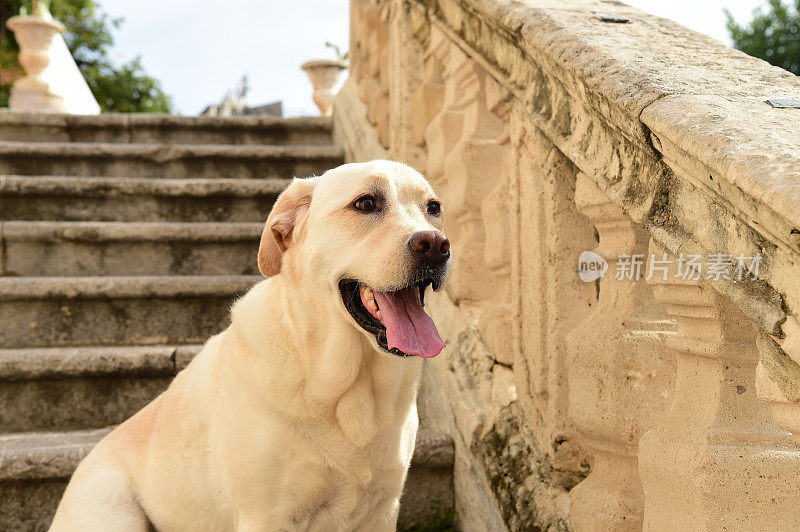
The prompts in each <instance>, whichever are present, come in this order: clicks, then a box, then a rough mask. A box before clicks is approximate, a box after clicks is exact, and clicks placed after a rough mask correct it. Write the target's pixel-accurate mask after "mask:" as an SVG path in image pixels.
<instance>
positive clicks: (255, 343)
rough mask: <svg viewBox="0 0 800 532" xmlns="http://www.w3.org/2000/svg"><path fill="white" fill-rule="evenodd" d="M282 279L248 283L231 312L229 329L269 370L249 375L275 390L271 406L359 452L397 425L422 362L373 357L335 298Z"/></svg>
mask: <svg viewBox="0 0 800 532" xmlns="http://www.w3.org/2000/svg"><path fill="white" fill-rule="evenodd" d="M283 275H284V274H280V275H277V276H275V277H272V278H270V279H268V280H267V281H264V282H262V283H259V284H258V285H256V286H255V287H254V288H253V289H252V290H251V291H250V292H249V293H248V294H247V295H246V296H245V297H244V298H242V299H241V300H240V301H239V302H238V303H237V304H236V305H235V307H234V310H233V328H235V329H236V330H237V331H238V333H239V334H240V335H241V336H242V338H243V339H244V340H245V341H246V342H247V343H248V344H249V345H250V346H251V347H252V348H253V350H254V351H255V352H256V354H257V359H258V361H257V363H258V364H264V365H266V367H269V370H266V371H261V372H258V373H257V374H260V375H263V379H266V380H267V381H268V382H261V383H259V386H269V387H271V388H272V389H275V387H280V388H279V389H282V390H283V393H281V394H280V395H279V397H280V398H281V404H276V405H273V406H274V407H275V408H277V409H279V410H280V411H281V412H283V413H284V414H285V413H287V412H288V413H289V414H290V415H292V416H296V418H297V420H298V421H302V420H312V419H313V420H315V421H318V420H319V419H321V418H322V419H325V420H327V421H328V422H329V423H330V424H332V425H333V426H334V427H336V428H337V429H339V430H340V431H341V432H342V433H343V434H344V436H345V437H346V438H347V439H348V440H349V441H351V442H352V443H353V444H355V445H357V446H360V447H361V446H364V445H366V444H368V443H369V442H370V441H372V440H373V439H374V438H375V436H376V435H378V434H380V433H382V432H386V431H387V430H389V429H390V427H393V426H398V425H402V423H403V421H404V419H405V417H406V416H408V415H409V411H410V409H412V408H413V407H414V401H415V399H416V388H417V383H418V381H419V375H420V372H421V369H422V360H421V359H419V358H417V357H414V358H401V357H397V356H395V355H391V354H388V353H383V352H378V351H377V349H376V348H375V347H373V346H372V345H371V343H370V342H369V340H368V339H367V337H366V336H365V335H364V334H363V333H362V332H360V331H359V330H358V329H357V328H356V326H355V325H354V324H353V323H350V322H349V320H348V318H347V317H345V316H343V314H342V312H341V310H340V309H338V308H336V306H335V305H336V303H337V301H336V300H332V299H333V298H331V297H325V296H322V295H321V294H322V293H324V291H322V290H310V289H309V287H308V284H307V283H292V282H288V279H286V278H284V277H283ZM298 286H303V287H304V288H305V289H303V290H300V289H298V288H297V287H298ZM256 316H258V317H259V320H254V317H256ZM263 320H266V322H264V321H263ZM261 389H267V388H261Z"/></svg>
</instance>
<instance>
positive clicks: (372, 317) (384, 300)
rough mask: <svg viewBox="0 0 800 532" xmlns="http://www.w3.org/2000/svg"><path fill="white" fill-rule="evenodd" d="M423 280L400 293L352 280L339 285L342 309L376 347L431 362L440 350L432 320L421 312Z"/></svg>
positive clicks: (425, 283) (424, 283)
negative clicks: (370, 338)
mask: <svg viewBox="0 0 800 532" xmlns="http://www.w3.org/2000/svg"><path fill="white" fill-rule="evenodd" d="M431 282H432V280H430V279H426V280H424V281H421V282H419V283H416V284H412V285H409V286H407V287H405V288H402V289H400V290H394V291H391V292H380V291H378V290H373V289H372V288H370V287H369V286H367V285H365V284H364V283H360V282H358V281H354V280H352V279H342V280H341V281H339V291H340V292H341V294H342V300H343V301H344V306H345V308H346V309H347V311H348V312H349V313H350V315H351V316H352V317H353V319H354V320H355V322H356V323H357V324H358V325H359V326H361V328H362V329H364V330H365V331H367V332H369V333H372V334H373V335H375V339H376V340H377V341H378V345H379V346H380V347H381V348H383V349H384V350H386V351H388V352H390V353H393V354H395V355H400V356H410V355H417V356H421V357H423V358H432V357H435V356H436V355H438V354H439V352H441V350H442V349H443V348H444V342H443V341H442V338H441V337H440V336H439V331H437V330H436V325H435V324H434V323H433V319H431V317H430V316H428V314H427V313H426V312H425V311H424V310H423V308H422V307H423V305H424V303H425V289H426V288H427V287H428V286H430V285H431Z"/></svg>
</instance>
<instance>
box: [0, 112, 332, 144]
mask: <svg viewBox="0 0 800 532" xmlns="http://www.w3.org/2000/svg"><path fill="white" fill-rule="evenodd" d="M331 129H332V122H331V120H330V118H317V117H302V118H277V117H269V116H242V117H208V116H172V115H159V114H149V113H142V114H128V113H109V114H106V113H104V114H101V115H96V116H76V115H56V114H39V113H11V112H7V111H4V112H2V113H0V140H13V141H20V142H121V143H171V144H260V145H265V144H314V145H320V144H331V142H332V140H331V136H332V135H331Z"/></svg>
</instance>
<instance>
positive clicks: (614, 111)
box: [334, 0, 800, 530]
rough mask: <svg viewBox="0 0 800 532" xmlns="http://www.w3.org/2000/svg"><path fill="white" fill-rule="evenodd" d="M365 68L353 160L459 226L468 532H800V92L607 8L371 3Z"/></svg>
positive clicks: (447, 381) (359, 11)
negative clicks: (412, 174)
mask: <svg viewBox="0 0 800 532" xmlns="http://www.w3.org/2000/svg"><path fill="white" fill-rule="evenodd" d="M609 10H613V13H614V15H616V17H612V18H611V19H612V20H618V21H619V20H627V22H607V21H604V20H603V17H602V15H603V14H604V13H607V12H608V11H609ZM350 53H351V61H350V79H349V80H348V81H347V83H346V84H345V86H344V88H343V89H342V91H341V92H340V93H339V95H338V96H337V99H336V101H335V103H334V121H335V127H336V135H337V136H338V139H339V141H340V142H341V143H342V144H343V145H344V147H345V151H346V154H347V158H348V159H350V160H364V159H369V158H375V157H390V158H393V159H397V160H401V161H404V162H407V163H409V164H411V165H413V166H414V167H416V168H417V169H419V170H420V171H422V172H423V173H425V174H426V175H427V176H428V178H429V179H430V180H431V182H432V183H433V185H434V187H435V188H436V189H437V191H438V192H439V194H440V195H441V196H442V199H443V201H444V205H445V208H446V220H447V222H446V224H447V225H446V232H447V233H448V236H449V237H450V239H451V241H452V246H453V253H454V263H453V273H452V277H451V282H450V283H449V285H448V288H447V291H446V293H444V294H440V295H439V296H438V297H436V296H434V297H431V298H430V301H429V302H428V305H429V306H430V312H431V313H432V315H433V316H434V318H435V320H436V322H437V324H438V325H439V327H440V332H441V333H442V336H443V337H444V338H445V340H446V341H447V343H448V348H447V349H446V350H445V351H444V352H443V353H442V355H441V356H439V357H437V358H435V359H433V360H431V361H428V363H427V366H426V370H425V373H424V377H423V384H422V388H421V391H420V401H419V403H420V417H421V420H422V423H423V425H428V426H429V427H432V428H435V429H437V430H440V431H445V432H447V433H449V434H450V435H451V436H452V437H453V439H454V441H455V451H456V458H455V491H456V509H457V513H458V520H459V523H460V525H461V526H462V528H463V529H465V530H503V529H506V528H507V529H512V530H531V529H550V528H551V527H552V529H553V530H558V529H575V530H597V529H604V530H639V529H647V530H685V529H694V530H697V529H700V530H718V529H723V528H724V529H727V530H767V529H773V530H778V529H781V530H783V529H790V528H796V526H797V523H798V522H800V445H798V441H800V325H799V324H798V316H800V112H798V110H796V109H779V108H773V107H771V106H770V105H769V104H767V103H766V100H768V99H771V98H795V99H800V79H798V78H797V77H795V76H793V75H792V74H790V73H788V72H785V71H783V70H780V69H778V68H775V67H771V66H770V65H768V64H766V63H764V62H763V61H760V60H757V59H754V58H751V57H748V56H746V55H744V54H742V53H740V52H738V51H735V50H732V49H730V48H727V47H725V46H724V45H722V44H721V43H719V42H717V41H714V40H713V39H710V38H708V37H705V36H702V35H699V34H696V33H694V32H691V31H689V30H687V29H686V28H683V27H681V26H679V25H677V24H675V23H673V22H671V21H669V20H665V19H659V18H657V17H654V16H651V15H648V14H645V13H643V12H641V11H638V10H635V9H632V8H629V7H627V6H624V5H622V4H617V3H610V2H604V1H601V0H563V1H558V2H554V1H552V0H530V1H527V2H524V3H521V2H513V1H511V0H485V1H480V2H479V1H477V0H352V2H351V48H350ZM584 251H590V252H591V253H592V254H591V255H590V256H593V257H596V259H597V260H600V261H605V264H606V265H607V268H608V269H607V270H606V272H605V275H604V276H602V277H601V278H597V279H590V280H589V281H588V282H584V281H583V280H581V278H580V277H579V275H578V271H577V270H578V268H579V266H578V258H579V256H581V254H582V252H584ZM698 266H699V267H698ZM792 434H794V437H792Z"/></svg>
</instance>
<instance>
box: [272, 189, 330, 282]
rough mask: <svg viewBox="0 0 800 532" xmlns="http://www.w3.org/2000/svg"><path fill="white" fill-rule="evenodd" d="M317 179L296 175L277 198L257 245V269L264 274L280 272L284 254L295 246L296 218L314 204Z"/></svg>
mask: <svg viewBox="0 0 800 532" xmlns="http://www.w3.org/2000/svg"><path fill="white" fill-rule="evenodd" d="M317 179H318V178H316V177H311V178H308V179H297V178H295V179H294V180H293V181H292V184H291V185H289V186H288V187H287V188H286V190H284V191H283V192H282V193H281V195H280V196H278V199H277V201H275V205H274V206H273V207H272V211H271V212H270V213H269V216H268V217H267V225H266V226H265V227H264V232H263V233H261V244H260V245H259V247H258V270H259V271H260V272H261V274H262V275H264V276H265V277H272V276H273V275H278V273H280V271H281V262H282V260H283V253H284V251H286V250H287V249H288V248H289V246H291V245H292V236H293V233H294V227H295V220H297V216H298V214H299V213H300V212H301V211H303V210H304V209H307V208H308V206H309V204H310V203H311V195H312V194H313V193H314V188H315V187H316V186H317Z"/></svg>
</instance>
